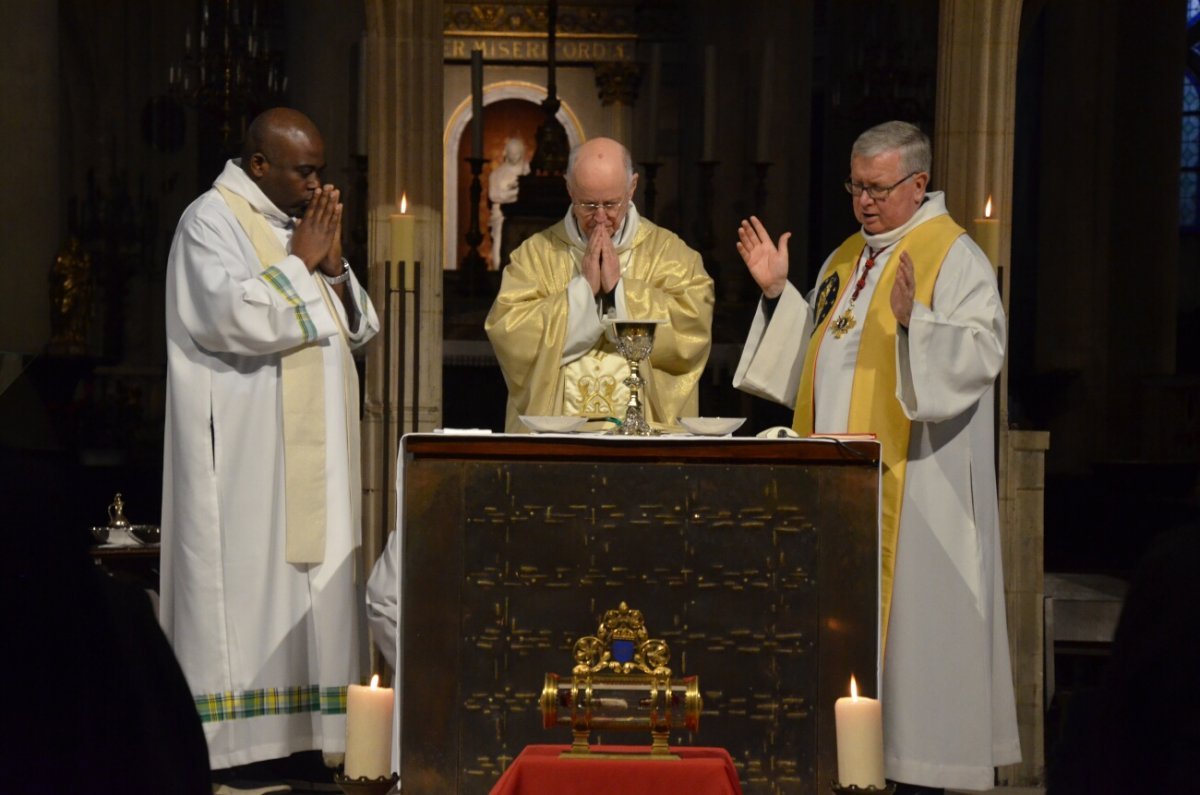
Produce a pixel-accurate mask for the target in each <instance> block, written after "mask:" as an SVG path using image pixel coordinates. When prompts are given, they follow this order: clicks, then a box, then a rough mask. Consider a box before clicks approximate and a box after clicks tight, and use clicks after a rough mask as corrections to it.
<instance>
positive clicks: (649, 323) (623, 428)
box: [608, 320, 666, 436]
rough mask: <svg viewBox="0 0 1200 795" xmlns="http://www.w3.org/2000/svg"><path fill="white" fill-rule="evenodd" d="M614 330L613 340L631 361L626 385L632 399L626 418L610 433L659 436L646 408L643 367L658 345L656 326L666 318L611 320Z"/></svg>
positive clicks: (626, 411) (622, 353) (628, 405)
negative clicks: (655, 341) (649, 420)
mask: <svg viewBox="0 0 1200 795" xmlns="http://www.w3.org/2000/svg"><path fill="white" fill-rule="evenodd" d="M608 322H609V323H610V324H611V327H612V331H613V342H614V344H615V345H616V346H617V351H618V352H619V353H620V354H621V355H622V356H624V357H625V361H626V362H628V363H629V377H628V378H626V379H625V386H627V387H629V403H628V404H627V405H626V407H625V418H624V419H623V420H622V421H621V424H620V425H619V426H617V427H616V428H613V429H612V430H611V431H608V433H610V434H615V435H619V436H657V435H658V431H656V430H654V429H653V428H651V427H650V423H648V422H646V413H645V411H644V410H643V409H642V398H641V389H642V385H643V384H645V383H646V382H645V380H644V379H643V378H642V374H641V372H640V371H639V367H640V365H641V363H642V361H643V360H645V359H647V358H649V356H650V351H651V350H653V348H654V329H655V327H656V326H657V325H658V324H659V323H665V322H666V321H664V320H609V321H608Z"/></svg>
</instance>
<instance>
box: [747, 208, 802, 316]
mask: <svg viewBox="0 0 1200 795" xmlns="http://www.w3.org/2000/svg"><path fill="white" fill-rule="evenodd" d="M791 236H792V233H791V232H784V233H783V234H782V235H780V236H779V242H778V243H772V242H771V236H770V235H768V234H767V229H766V227H764V226H763V225H762V221H760V220H758V218H756V217H755V216H753V215H752V216H750V220H748V221H742V224H741V226H739V227H738V242H737V250H738V253H739V254H741V255H742V261H743V262H745V263H746V267H747V268H749V269H750V275H751V276H753V277H754V281H755V282H757V283H758V286H759V288H760V289H761V290H762V291H763V295H765V296H766V297H767V298H778V297H779V294H780V293H782V292H783V288H784V287H785V286H786V285H787V275H788V252H787V242H788V238H790V237H791Z"/></svg>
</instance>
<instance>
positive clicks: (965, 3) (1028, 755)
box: [933, 0, 1049, 784]
mask: <svg viewBox="0 0 1200 795" xmlns="http://www.w3.org/2000/svg"><path fill="white" fill-rule="evenodd" d="M1020 26H1021V0H995V2H988V3H979V2H974V0H941V7H940V15H939V31H938V80H937V113H936V120H935V127H934V153H933V154H934V158H933V180H934V182H935V184H936V185H937V187H938V188H940V189H942V190H945V191H946V207H947V209H949V211H950V215H952V216H953V217H954V218H955V220H957V221H958V222H959V223H960V224H962V226H963V227H964V228H965V229H966V230H967V232H968V233H971V232H973V231H974V230H973V228H972V227H973V223H972V222H973V220H974V219H975V218H978V217H981V216H982V215H983V208H984V204H985V202H986V201H987V198H988V196H989V195H990V196H991V197H992V202H993V216H994V217H996V218H997V219H998V221H999V225H1000V247H999V257H998V261H997V262H995V263H993V264H994V265H995V266H996V268H997V275H998V277H999V279H1000V285H1001V292H1002V295H1003V299H1004V308H1005V312H1006V313H1007V312H1008V310H1009V282H1010V279H1009V278H1008V272H1009V267H1008V266H1009V260H1010V256H1011V240H1012V204H1013V196H1012V185H1013V145H1014V139H1015V130H1016V93H1017V45H1018V38H1019V33H1020ZM997 391H998V394H999V412H998V416H997V420H998V439H999V467H998V471H997V476H998V478H999V493H1000V497H1001V516H1000V530H1001V547H1002V554H1001V557H1002V560H1003V562H1004V569H1005V571H1004V579H1005V601H1006V605H1007V612H1008V629H1009V653H1010V656H1011V659H1012V668H1013V684H1014V688H1015V690H1016V695H1017V724H1018V731H1019V733H1020V738H1021V753H1022V757H1023V758H1022V761H1021V762H1020V763H1019V764H1016V765H1008V766H1006V767H1003V768H1000V769H999V775H1000V782H1001V783H1003V784H1038V783H1041V782H1042V780H1043V779H1044V777H1045V769H1046V758H1045V747H1044V743H1043V739H1042V736H1043V731H1044V724H1043V714H1044V713H1043V704H1042V688H1043V681H1042V679H1043V667H1042V664H1041V658H1040V653H1041V648H1042V647H1041V637H1042V616H1043V613H1042V603H1041V592H1042V576H1043V572H1042V554H1041V550H1042V536H1043V528H1042V524H1043V510H1042V494H1043V492H1044V489H1045V466H1044V461H1045V450H1046V449H1047V448H1048V447H1049V434H1048V433H1044V432H1041V433H1038V432H1025V433H1021V432H1015V431H1010V430H1009V428H1008V364H1007V360H1006V362H1005V365H1004V369H1003V370H1002V372H1001V374H1000V382H999V386H998V390H997Z"/></svg>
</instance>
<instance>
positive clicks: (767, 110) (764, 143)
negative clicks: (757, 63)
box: [754, 39, 775, 163]
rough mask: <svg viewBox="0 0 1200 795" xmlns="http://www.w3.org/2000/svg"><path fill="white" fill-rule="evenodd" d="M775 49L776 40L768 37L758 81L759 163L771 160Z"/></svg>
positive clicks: (755, 149)
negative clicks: (772, 81)
mask: <svg viewBox="0 0 1200 795" xmlns="http://www.w3.org/2000/svg"><path fill="white" fill-rule="evenodd" d="M774 49H775V42H774V41H773V40H771V39H767V46H766V47H765V48H763V60H762V77H761V79H760V80H759V83H758V139H757V140H756V141H755V147H754V159H755V160H756V161H758V162H759V163H767V162H769V160H768V158H767V150H768V143H769V142H768V137H769V136H768V134H767V133H768V132H769V131H770V127H771V123H770V122H771V79H772V76H773V69H774V65H773V64H772V63H771V61H772V60H773V58H772V56H773V55H774V52H773V51H774Z"/></svg>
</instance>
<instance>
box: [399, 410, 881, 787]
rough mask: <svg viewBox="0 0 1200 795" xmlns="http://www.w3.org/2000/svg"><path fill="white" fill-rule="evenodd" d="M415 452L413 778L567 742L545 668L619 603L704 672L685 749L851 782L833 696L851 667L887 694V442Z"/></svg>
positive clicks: (424, 780) (403, 479)
mask: <svg viewBox="0 0 1200 795" xmlns="http://www.w3.org/2000/svg"><path fill="white" fill-rule="evenodd" d="M400 457H401V466H400V470H399V471H400V474H399V479H398V484H397V487H398V489H399V490H400V500H399V504H400V506H401V510H400V517H399V519H398V532H399V533H400V536H399V539H400V542H401V543H400V544H398V545H396V544H393V545H392V546H391V547H390V548H391V549H399V554H400V560H399V561H398V564H399V569H398V570H399V571H400V572H401V574H400V577H399V586H398V587H399V590H400V593H399V601H400V605H401V609H400V613H401V616H400V634H399V641H398V646H399V648H398V650H397V652H398V653H397V661H398V664H397V683H398V685H397V687H398V690H399V692H398V701H399V703H400V726H401V731H400V738H399V745H400V773H401V781H402V782H403V785H404V787H405V788H406V789H408V788H414V791H418V792H425V791H431V792H432V791H439V792H440V791H446V792H467V793H474V792H480V793H483V792H487V791H488V790H489V789H490V788H491V787H492V786H493V785H495V784H496V782H497V780H498V779H499V776H500V774H501V773H502V772H503V771H504V770H505V769H506V768H507V767H508V766H509V765H511V763H512V761H513V760H514V759H515V758H516V757H517V756H518V755H519V754H520V753H521V751H522V750H523V749H525V748H526V747H527V746H531V745H543V744H548V743H563V742H569V740H570V733H569V732H568V731H566V730H562V729H559V730H546V729H543V728H542V721H541V714H540V711H539V706H538V696H539V694H540V690H541V686H542V682H543V678H544V676H545V674H546V673H550V672H554V673H558V674H560V675H564V676H569V674H570V671H571V666H572V657H571V649H572V644H573V643H574V641H575V639H576V638H578V637H580V636H581V635H587V634H590V633H591V632H592V631H593V630H594V629H595V627H596V622H597V619H598V617H599V616H600V615H601V614H602V613H604V611H606V610H608V609H611V608H615V607H617V605H618V604H619V603H620V602H626V603H628V604H629V605H630V607H633V608H636V609H639V610H641V611H642V612H643V613H644V614H645V620H646V626H647V627H648V628H649V629H650V632H651V635H652V636H653V637H658V638H662V639H663V640H665V641H666V642H667V643H668V644H669V646H670V649H671V660H670V663H669V665H670V667H671V669H672V671H673V672H674V673H675V674H677V675H680V676H684V675H697V676H699V679H700V688H701V694H702V697H703V701H704V706H703V712H702V715H701V719H700V725H699V731H698V732H696V733H695V734H694V735H693V734H689V733H679V734H673V735H672V736H671V744H672V745H673V746H674V745H681V746H682V745H686V746H707V747H714V748H724V749H726V750H727V751H728V752H729V755H730V758H731V759H732V762H733V765H734V768H735V769H736V771H737V776H738V778H739V779H740V781H741V786H742V788H743V790H744V791H745V792H747V793H754V792H763V793H765V792H816V791H818V790H819V788H820V786H821V784H822V782H823V783H824V785H825V786H827V784H828V782H829V781H830V780H832V779H833V778H834V777H835V775H836V748H835V745H834V721H833V704H834V701H835V700H836V699H837V698H838V697H839V696H843V695H846V691H847V687H848V683H849V678H850V676H851V674H854V675H855V676H856V677H857V679H858V682H859V684H860V688H861V690H862V692H864V693H865V694H866V695H877V694H878V670H879V666H878V607H879V596H878V594H879V563H878V532H879V524H878V495H879V484H880V464H879V448H878V445H877V444H876V443H875V442H874V441H862V440H855V441H846V440H833V439H824V440H815V439H814V440H766V439H756V438H734V437H723V438H699V437H682V436H663V437H657V438H651V439H637V438H622V437H607V436H601V435H594V434H575V435H540V436H539V435H534V436H509V435H483V434H481V435H474V436H464V435H451V434H416V435H409V436H406V437H404V439H403V442H402V446H401V454H400ZM592 742H593V743H601V744H606V745H614V744H615V745H638V744H645V743H648V742H649V736H648V734H647V736H645V737H642V736H640V735H634V734H630V733H621V734H617V733H609V734H600V735H596V734H593V736H592ZM649 764H658V763H653V762H652V763H649Z"/></svg>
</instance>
